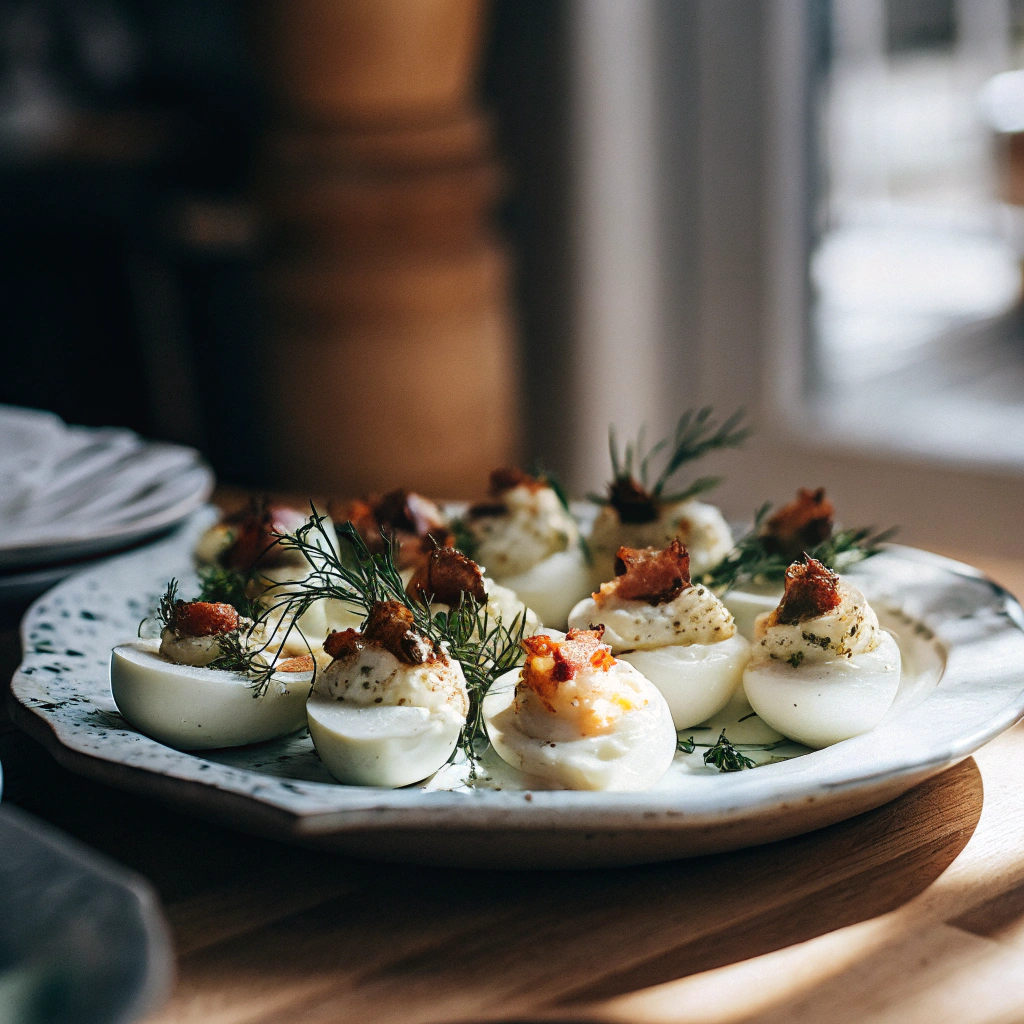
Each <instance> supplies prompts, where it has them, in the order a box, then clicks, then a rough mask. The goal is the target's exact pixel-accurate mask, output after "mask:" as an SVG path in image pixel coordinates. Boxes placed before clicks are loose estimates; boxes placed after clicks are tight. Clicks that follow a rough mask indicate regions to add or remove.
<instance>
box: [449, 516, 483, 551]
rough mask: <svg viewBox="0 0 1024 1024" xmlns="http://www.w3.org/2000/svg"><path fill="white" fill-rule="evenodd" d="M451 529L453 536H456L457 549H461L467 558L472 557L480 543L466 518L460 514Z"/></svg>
mask: <svg viewBox="0 0 1024 1024" xmlns="http://www.w3.org/2000/svg"><path fill="white" fill-rule="evenodd" d="M450 529H451V531H452V537H454V538H455V549H456V550H457V551H461V552H462V553H463V554H464V555H465V556H466V557H467V558H472V557H473V556H474V555H475V554H476V549H477V547H478V544H477V542H476V537H475V536H474V535H473V531H472V530H471V529H470V528H469V526H468V524H467V523H466V520H465V519H464V518H463V517H462V516H459V517H458V519H455V520H454V521H453V522H452V524H451V527H450Z"/></svg>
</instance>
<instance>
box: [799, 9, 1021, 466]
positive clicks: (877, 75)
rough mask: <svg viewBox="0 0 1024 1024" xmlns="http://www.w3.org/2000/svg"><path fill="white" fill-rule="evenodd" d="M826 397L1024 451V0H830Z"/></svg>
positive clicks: (841, 420)
mask: <svg viewBox="0 0 1024 1024" xmlns="http://www.w3.org/2000/svg"><path fill="white" fill-rule="evenodd" d="M810 24H811V25H812V26H816V27H813V28H812V34H816V35H817V36H818V38H817V40H816V42H817V46H816V47H812V48H811V52H812V53H814V54H815V56H814V57H813V58H812V64H813V66H814V68H813V74H812V82H811V85H812V88H811V112H812V113H811V126H810V136H811V154H812V163H813V167H812V170H813V174H812V179H813V180H815V181H816V182H817V185H816V188H815V189H814V190H813V192H814V201H813V208H812V210H811V211H810V212H811V218H810V222H811V225H812V228H811V234H812V238H811V246H810V255H809V267H808V271H809V276H810V285H811V296H812V298H811V311H810V345H809V364H810V366H809V369H810V373H809V376H808V379H809V383H810V395H809V398H810V400H811V402H812V404H813V405H815V406H817V407H819V408H820V409H821V410H822V411H823V412H824V411H825V410H827V412H828V415H829V417H830V419H831V420H832V423H833V426H834V427H836V428H838V429H839V430H840V431H843V429H844V425H845V427H846V428H848V429H847V430H846V433H847V434H850V433H853V434H856V435H859V437H860V439H862V440H864V439H866V440H869V441H877V442H878V443H880V444H885V445H886V446H887V447H892V446H894V445H895V446H897V447H905V448H910V449H913V450H916V451H918V452H926V453H931V454H937V455H942V456H944V457H950V456H951V457H953V458H970V459H975V460H977V459H983V460H985V461H988V462H990V463H996V464H998V463H1007V464H1020V463H1022V462H1024V314H1022V312H1021V260H1022V257H1024V142H1022V140H1024V134H1022V133H1024V71H1019V70H1018V69H1021V68H1024V0H821V2H820V3H815V2H814V0H812V18H811V21H810Z"/></svg>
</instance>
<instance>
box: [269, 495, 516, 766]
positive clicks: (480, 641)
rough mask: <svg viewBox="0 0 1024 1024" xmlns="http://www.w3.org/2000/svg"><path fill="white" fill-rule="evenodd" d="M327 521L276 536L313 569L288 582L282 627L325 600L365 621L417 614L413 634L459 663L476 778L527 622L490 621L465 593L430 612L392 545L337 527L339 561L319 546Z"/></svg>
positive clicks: (464, 746)
mask: <svg viewBox="0 0 1024 1024" xmlns="http://www.w3.org/2000/svg"><path fill="white" fill-rule="evenodd" d="M324 522H325V521H324V517H323V516H321V515H320V514H319V513H318V512H317V511H316V509H312V515H311V517H310V519H309V521H308V522H307V523H306V524H305V525H304V526H302V527H300V528H299V529H298V530H296V532H295V533H294V534H293V535H287V536H281V537H279V538H278V540H277V543H279V544H280V545H281V546H282V548H285V549H289V550H295V551H299V552H301V553H302V555H303V556H304V557H305V558H306V560H307V561H308V562H309V563H310V565H311V570H310V572H309V574H308V576H307V577H306V578H305V579H304V580H302V581H301V582H299V583H295V584H289V585H288V589H289V593H288V594H285V595H283V596H282V598H281V599H280V600H279V601H278V602H277V603H276V604H275V605H273V606H272V607H274V608H279V609H280V610H281V612H282V620H281V621H284V620H285V619H286V618H287V619H288V620H290V621H292V622H294V620H295V619H296V618H297V617H298V616H299V615H301V614H302V612H303V611H305V610H306V609H307V608H308V607H309V606H310V605H312V604H314V603H315V602H317V601H321V600H324V599H325V598H327V599H336V600H339V601H342V602H344V603H345V604H346V605H348V606H349V607H350V608H353V609H354V610H357V611H360V612H362V614H363V615H364V616H366V615H369V612H370V609H371V608H372V607H373V606H374V605H375V604H376V603H377V602H378V601H398V602H400V603H401V604H404V605H405V606H406V607H407V608H408V609H409V610H410V611H411V612H412V615H413V621H414V623H415V628H416V630H417V631H418V632H420V633H421V634H423V635H424V636H425V637H427V639H429V640H430V641H431V642H432V643H433V644H434V645H435V646H436V647H439V648H441V649H443V650H446V651H447V652H448V654H449V656H450V657H452V658H454V659H455V660H456V661H458V662H459V663H460V664H461V665H462V672H463V675H464V676H465V678H466V688H467V690H468V691H469V704H470V707H469V713H468V715H467V717H466V724H465V726H464V727H463V729H462V733H461V735H460V737H459V742H458V746H457V748H456V749H457V750H461V751H462V753H463V754H464V755H465V756H466V759H467V761H468V762H469V764H470V772H471V775H475V772H476V766H477V764H478V762H479V757H480V754H481V753H482V751H483V748H484V747H485V745H486V739H487V733H486V729H485V727H484V722H483V710H482V709H483V699H484V697H485V696H486V694H487V691H488V690H489V689H490V687H491V684H492V683H493V682H494V680H495V679H496V678H497V677H498V676H500V675H502V674H503V673H504V672H508V671H509V670H510V669H513V668H515V667H516V666H517V665H518V664H521V662H522V661H523V659H524V656H525V655H524V652H523V649H522V640H523V635H524V631H525V625H526V623H525V617H524V616H522V615H517V616H516V617H515V619H513V621H512V622H511V623H510V624H506V623H504V622H501V621H499V620H497V619H493V618H492V617H491V616H490V615H489V613H488V612H487V610H486V609H485V608H484V607H482V606H481V605H479V604H478V603H477V602H476V601H475V600H474V599H473V598H472V597H471V596H470V595H468V594H464V595H463V597H462V600H461V601H460V603H459V604H458V605H457V606H456V607H455V608H452V609H449V610H448V611H447V612H444V611H442V612H436V613H435V612H432V610H431V608H430V604H429V602H427V601H426V600H417V599H415V598H412V597H410V596H409V595H408V594H407V593H406V591H405V585H404V583H403V582H402V576H401V574H400V573H399V571H398V567H397V566H396V564H395V551H394V546H393V542H391V541H389V542H388V543H387V544H385V547H384V550H383V551H382V552H380V553H379V554H374V553H372V552H371V551H370V550H369V548H368V547H367V545H366V543H365V541H364V540H363V538H362V537H361V536H360V535H359V532H358V530H356V528H355V527H354V526H353V525H352V523H342V524H340V525H339V526H338V527H337V535H338V540H339V544H340V545H342V547H343V548H344V549H345V556H344V557H342V556H341V555H339V554H338V553H337V552H336V551H335V549H334V547H333V546H332V545H330V544H329V543H327V544H323V543H321V540H323V541H326V540H327V529H326V527H325V525H324ZM385 539H387V538H385ZM453 757H454V755H453Z"/></svg>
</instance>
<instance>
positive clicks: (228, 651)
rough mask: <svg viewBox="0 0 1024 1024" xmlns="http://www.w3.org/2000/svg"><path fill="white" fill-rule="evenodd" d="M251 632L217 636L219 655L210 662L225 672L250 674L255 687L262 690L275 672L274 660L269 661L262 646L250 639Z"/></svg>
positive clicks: (236, 632)
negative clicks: (252, 643) (253, 644)
mask: <svg viewBox="0 0 1024 1024" xmlns="http://www.w3.org/2000/svg"><path fill="white" fill-rule="evenodd" d="M250 636H251V633H249V632H244V631H242V630H236V631H235V632H234V633H221V634H219V635H218V637H217V646H218V647H219V648H220V654H219V655H218V657H217V658H216V659H215V660H214V661H212V662H210V666H209V667H210V668H217V669H222V670H223V671H225V672H240V673H241V674H242V675H246V676H249V677H250V679H252V681H253V686H254V688H256V689H258V690H260V691H262V689H265V688H266V684H267V683H268V682H269V681H270V677H271V676H272V675H273V674H274V664H273V661H276V659H273V661H270V662H268V661H267V659H266V658H265V657H264V656H263V650H262V648H260V647H255V648H254V647H253V646H252V645H251V644H250V643H249V642H248V641H249V637H250Z"/></svg>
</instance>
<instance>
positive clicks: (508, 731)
mask: <svg viewBox="0 0 1024 1024" xmlns="http://www.w3.org/2000/svg"><path fill="white" fill-rule="evenodd" d="M603 632H604V630H603V628H602V627H600V626H599V627H597V629H593V630H585V629H584V630H581V629H570V630H569V633H568V635H567V636H566V637H565V638H564V639H557V638H555V637H552V636H546V635H537V636H531V637H527V638H526V639H525V640H523V646H524V648H525V649H526V663H525V665H524V666H523V667H522V669H516V670H514V671H512V672H508V673H506V674H505V675H503V676H499V678H498V679H497V680H495V682H494V684H493V685H492V686H491V689H490V691H489V692H488V694H487V696H486V697H485V698H484V702H483V716H484V721H485V723H486V726H487V734H488V736H489V738H490V741H491V745H492V746H493V747H494V750H495V751H496V752H497V754H498V755H499V756H500V757H501V758H502V760H504V761H506V762H507V763H508V764H510V765H512V767H514V768H518V769H519V770H520V771H523V772H526V773H527V774H528V775H537V776H540V777H542V778H545V779H548V780H551V781H552V782H554V783H555V784H556V785H558V786H560V787H563V788H565V789H585V790H616V791H623V792H635V791H639V790H645V789H650V788H651V786H653V785H654V784H655V783H657V782H658V780H659V779H660V778H661V777H662V776H663V775H664V774H665V772H666V771H668V767H669V765H670V764H671V763H672V759H673V757H674V756H675V751H676V730H675V727H674V726H673V724H672V714H671V712H670V711H669V708H668V705H667V704H666V703H665V698H664V697H663V696H662V695H661V693H660V692H659V691H658V689H657V687H655V686H654V685H653V684H652V683H651V682H649V681H648V680H647V679H645V678H644V676H643V675H641V674H640V672H639V671H638V670H637V669H635V668H634V667H633V666H632V665H630V664H629V663H627V662H625V661H620V660H617V659H616V658H614V657H613V656H612V651H611V647H609V645H608V644H606V643H603V642H602V633H603Z"/></svg>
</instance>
